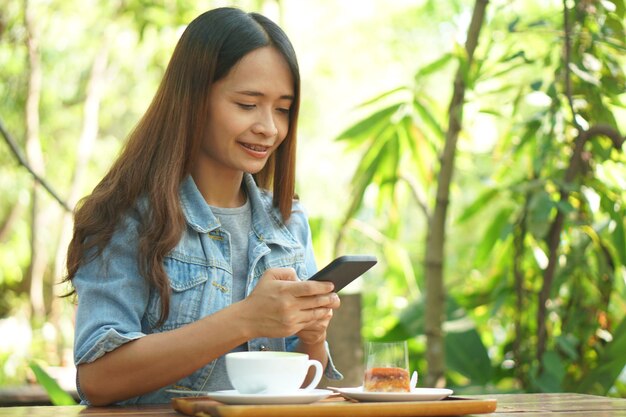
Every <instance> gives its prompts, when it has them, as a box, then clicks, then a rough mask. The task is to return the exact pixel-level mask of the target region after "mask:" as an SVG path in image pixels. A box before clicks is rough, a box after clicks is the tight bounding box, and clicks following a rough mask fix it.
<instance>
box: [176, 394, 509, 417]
mask: <svg viewBox="0 0 626 417" xmlns="http://www.w3.org/2000/svg"><path fill="white" fill-rule="evenodd" d="M496 405H497V402H496V400H491V399H486V400H479V399H467V398H460V397H448V398H446V399H445V400H441V401H410V402H408V401H407V402H362V403H357V402H352V401H346V400H344V399H343V398H328V399H325V400H322V401H318V402H315V403H312V404H282V405H225V404H222V403H220V402H217V401H214V400H211V399H210V398H208V397H184V398H174V399H172V407H173V408H174V409H175V410H176V411H178V412H179V413H182V414H186V415H188V416H195V417H209V416H210V417H414V416H462V415H465V414H486V413H493V412H494V411H495V410H496Z"/></svg>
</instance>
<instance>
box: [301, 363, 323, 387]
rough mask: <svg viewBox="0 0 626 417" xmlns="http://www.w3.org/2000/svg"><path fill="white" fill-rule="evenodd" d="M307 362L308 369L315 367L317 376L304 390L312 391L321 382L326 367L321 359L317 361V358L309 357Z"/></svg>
mask: <svg viewBox="0 0 626 417" xmlns="http://www.w3.org/2000/svg"><path fill="white" fill-rule="evenodd" d="M307 363H308V365H309V366H308V367H307V369H309V368H311V366H314V367H315V376H314V377H313V381H311V383H310V384H309V385H307V386H306V387H304V388H302V390H304V391H310V390H312V389H313V388H315V387H317V384H319V382H320V380H321V379H322V375H323V374H324V369H323V368H322V364H321V363H320V361H316V360H315V359H309V361H308V362H307Z"/></svg>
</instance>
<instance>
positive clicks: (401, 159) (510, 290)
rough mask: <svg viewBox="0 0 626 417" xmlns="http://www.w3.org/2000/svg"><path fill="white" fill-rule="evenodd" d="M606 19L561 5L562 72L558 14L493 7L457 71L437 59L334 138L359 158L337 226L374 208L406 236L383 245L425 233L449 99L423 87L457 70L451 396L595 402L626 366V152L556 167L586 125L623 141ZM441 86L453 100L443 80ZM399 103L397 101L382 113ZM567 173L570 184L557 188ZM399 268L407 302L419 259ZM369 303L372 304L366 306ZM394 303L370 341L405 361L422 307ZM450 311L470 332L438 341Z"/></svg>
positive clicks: (619, 83)
mask: <svg viewBox="0 0 626 417" xmlns="http://www.w3.org/2000/svg"><path fill="white" fill-rule="evenodd" d="M611 4H613V5H614V7H613V6H611V5H610V4H609V3H608V2H605V3H602V4H599V3H594V4H593V6H592V5H591V4H590V3H587V2H574V3H573V5H574V7H573V8H572V9H571V10H569V11H568V14H569V16H568V17H569V19H570V22H571V27H570V30H569V34H570V39H571V48H570V50H569V51H570V55H569V59H570V62H569V63H564V62H563V48H564V39H563V36H562V33H563V24H564V23H563V20H562V19H561V17H562V16H563V11H562V10H559V7H561V5H556V4H555V5H551V6H546V5H545V4H544V3H529V4H526V5H525V6H524V10H525V11H526V12H525V13H517V12H516V7H519V5H513V4H507V5H504V4H502V5H499V6H498V7H494V8H493V9H492V12H491V19H490V20H489V24H488V26H487V27H485V28H483V29H484V31H483V37H482V39H481V43H480V44H479V51H478V53H477V55H478V57H477V59H475V62H474V63H473V64H472V65H471V66H468V64H467V62H466V60H465V58H464V54H463V53H460V52H459V51H460V50H461V48H460V47H459V46H458V45H456V46H455V45H452V46H450V48H449V50H448V51H446V50H444V51H442V54H441V55H440V56H439V57H435V58H434V59H433V60H432V61H430V62H423V63H422V65H421V66H419V68H418V69H417V70H416V72H415V76H414V79H413V82H414V84H415V85H406V86H398V87H395V88H391V89H389V92H388V93H383V94H381V95H379V96H377V97H376V98H374V99H372V100H368V101H367V102H366V107H369V108H372V110H371V112H370V114H369V115H365V116H364V117H363V119H362V121H361V122H356V123H355V124H354V125H353V126H351V127H349V128H347V129H346V130H345V131H344V133H343V134H342V135H340V136H339V137H338V139H340V140H342V141H348V142H349V144H348V149H350V150H352V151H355V152H361V155H362V159H361V164H360V165H359V166H358V167H357V169H356V170H355V172H354V176H353V181H352V184H353V187H354V188H353V190H354V191H353V196H354V197H353V200H352V205H351V206H350V209H349V210H348V212H347V216H348V218H351V217H356V218H359V216H361V215H362V213H364V212H365V213H367V212H369V210H371V206H370V204H371V202H372V201H376V205H377V206H378V212H380V213H386V214H387V215H388V216H387V222H386V223H384V224H383V225H381V230H380V232H381V233H383V234H387V235H388V236H389V237H390V238H391V239H396V240H398V241H402V239H406V237H407V236H408V235H406V234H403V233H400V234H398V233H397V232H396V230H398V225H397V223H395V222H397V221H400V222H403V221H404V222H407V223H411V222H408V219H410V218H415V217H425V218H426V219H428V215H429V213H428V208H429V207H431V206H432V205H433V202H434V200H433V199H434V198H435V196H434V194H435V193H434V190H435V188H436V184H433V182H432V181H433V178H436V170H437V169H438V166H437V164H435V163H434V161H435V160H436V158H437V157H438V155H439V154H440V153H441V146H442V138H443V136H444V132H443V129H442V127H441V126H443V125H444V123H442V120H445V118H446V115H445V112H444V111H443V110H441V109H444V108H446V103H447V102H448V100H449V98H448V97H447V96H445V95H441V94H440V95H431V94H429V93H430V91H429V90H423V89H421V87H422V86H424V85H426V84H428V83H429V82H430V83H431V84H432V83H433V82H435V81H433V78H434V77H441V76H442V74H446V73H445V72H444V71H442V70H445V69H446V68H447V67H449V64H451V63H454V62H455V61H456V65H459V66H460V68H462V70H463V81H464V82H465V83H466V87H467V88H468V94H467V102H466V103H465V108H464V113H466V117H465V119H466V125H465V126H464V133H463V135H462V137H461V141H460V143H459V149H458V153H459V155H458V159H457V167H456V168H457V173H456V177H455V183H456V189H454V190H453V196H452V200H451V207H450V210H451V212H452V219H453V220H452V224H453V225H454V227H453V228H452V229H451V231H450V232H449V235H448V236H447V244H446V248H447V249H446V251H447V253H446V259H445V264H446V271H447V281H446V282H447V288H448V291H449V296H448V299H447V300H446V302H447V303H448V321H447V322H446V326H445V330H446V361H447V366H448V370H449V372H448V378H449V381H450V382H451V383H452V384H458V385H459V387H458V388H459V389H460V391H461V392H462V391H463V390H467V391H468V392H469V391H471V390H472V389H473V388H472V387H473V386H474V385H482V386H492V387H495V388H496V389H500V390H509V389H515V387H519V388H521V389H523V390H527V391H544V392H552V391H581V392H592V393H595V394H606V393H608V392H609V391H610V389H612V387H619V386H620V384H621V382H620V381H618V380H617V378H618V376H619V375H620V373H621V371H622V369H623V368H624V366H625V365H626V364H625V363H623V361H622V360H621V359H619V358H620V355H618V354H617V352H618V350H619V348H620V346H621V343H622V342H623V336H622V333H623V329H622V327H623V318H624V317H625V316H626V308H625V303H624V302H623V299H624V296H625V295H626V293H625V288H624V284H623V282H622V281H623V280H622V279H621V277H622V276H623V274H624V273H626V263H625V262H624V260H625V259H626V242H625V238H626V236H625V232H624V227H625V225H626V224H625V220H624V219H625V216H624V214H626V213H625V206H626V193H625V191H624V190H625V189H626V187H625V184H624V181H623V178H624V176H625V175H626V168H625V165H624V162H626V157H625V156H624V153H623V150H624V148H623V147H622V148H621V149H615V144H614V141H610V140H608V138H607V137H605V136H602V135H598V136H593V137H591V138H590V139H589V141H588V143H587V144H586V146H585V149H584V152H583V158H584V163H583V168H582V170H581V171H579V172H577V171H575V170H572V168H571V167H570V165H572V154H573V152H575V148H574V143H575V141H576V138H577V136H578V135H580V134H581V131H584V130H586V129H588V128H589V127H591V126H596V125H599V124H603V125H606V126H608V127H609V128H610V129H612V130H613V131H615V132H620V131H621V132H624V131H625V129H626V126H625V125H623V123H621V124H620V122H619V121H620V117H619V115H623V114H624V113H623V112H624V110H623V109H624V107H625V104H624V102H623V98H624V91H625V88H624V87H625V84H624V82H625V80H626V77H625V72H624V68H626V66H625V63H626V54H625V53H624V52H625V51H626V49H624V48H625V47H626V42H625V36H624V33H625V32H624V19H623V15H624V2H623V1H622V0H616V1H614V2H611ZM427 8H428V9H429V10H430V8H432V4H428V5H425V6H424V10H426V9H427ZM606 22H610V24H606ZM566 74H567V77H566V76H565V75H566ZM568 80H569V82H568ZM436 82H437V83H439V84H440V83H441V80H440V78H439V79H437V81H436ZM447 82H448V83H449V84H450V85H451V84H452V82H453V79H452V78H451V77H448V81H447ZM407 92H408V93H409V94H407ZM399 94H401V95H400V96H399V97H400V101H398V100H395V101H392V103H391V105H390V104H389V102H390V99H391V98H392V97H396V96H398V95H399ZM416 103H419V104H416ZM621 120H623V117H622V118H621ZM477 121H482V122H481V124H476V122H477ZM490 130H492V131H495V132H496V133H495V134H489V133H490V132H489V131H490ZM400 132H401V133H400ZM484 136H487V137H488V138H492V139H490V140H489V139H483V137H484ZM621 136H623V133H622V134H621ZM400 137H402V138H403V139H402V140H399V139H398V138H400ZM392 143H393V146H392ZM374 155H375V156H374ZM392 163H396V164H397V165H396V166H395V169H393V168H391V166H392ZM568 171H571V172H573V173H574V175H573V176H569V177H568V176H566V173H567V172H568ZM567 175H571V174H567ZM406 177H410V178H413V179H414V181H413V183H412V187H411V188H412V191H413V194H414V195H415V196H416V198H415V199H411V198H404V197H403V196H404V195H405V194H406V190H405V188H404V187H403V185H404V182H403V178H406ZM618 178H621V180H620V179H618ZM364 195H365V196H368V197H369V199H367V198H365V196H364ZM472 195H473V196H474V197H472ZM420 199H421V200H420ZM381 207H384V209H382V208H381ZM395 213H398V214H395ZM557 216H558V217H561V216H562V218H563V224H564V226H563V228H562V230H561V231H560V236H559V239H558V243H559V244H558V247H556V251H557V253H556V255H555V257H554V258H553V259H555V260H557V261H558V262H557V263H556V270H555V275H554V281H553V283H552V286H551V291H550V294H549V299H548V304H547V307H548V308H547V311H546V314H547V316H546V317H543V319H542V320H545V323H546V324H547V332H548V335H549V337H548V340H547V346H545V348H546V349H545V351H544V352H543V353H541V356H540V357H538V356H537V355H538V354H539V353H538V351H537V347H538V340H539V337H538V334H537V332H538V331H539V328H540V326H538V319H539V316H538V314H539V311H540V308H539V306H538V304H537V300H538V295H539V292H540V290H541V287H542V285H543V283H544V279H545V276H546V274H547V272H546V267H547V265H548V264H549V262H553V261H551V260H550V256H551V252H552V251H554V250H555V248H554V247H552V246H551V245H552V244H551V243H550V241H549V236H550V233H551V230H553V229H554V228H555V227H557V226H555V225H558V223H555V222H556V219H557ZM398 219H400V220H398ZM413 224H414V223H411V226H408V225H406V224H405V225H404V226H403V227H401V229H403V230H407V229H409V230H412V231H413V233H411V234H410V235H411V238H410V240H409V242H410V243H407V245H411V246H410V247H412V248H420V247H421V242H423V241H424V228H412V226H413ZM391 231H394V232H391ZM408 255H409V257H410V258H411V259H413V262H414V265H415V266H414V269H413V270H414V271H415V274H414V276H415V281H416V284H417V287H418V288H417V291H415V290H411V292H410V294H414V293H417V294H421V293H422V287H423V274H422V272H421V271H420V268H419V267H418V264H419V263H420V262H421V259H422V258H421V249H416V250H414V251H413V252H410V253H409V254H408ZM383 275H385V276H387V274H386V273H383ZM391 276H392V275H389V276H387V278H388V279H387V280H386V281H385V285H390V284H389V277H391ZM402 279H403V278H402V277H401V278H398V280H399V281H401V280H402ZM383 296H385V294H381V293H379V294H378V297H377V298H376V299H375V302H376V303H377V305H378V306H380V305H381V304H382V303H383V301H382V300H381V297H383ZM407 298H408V306H407V307H405V309H404V310H403V312H402V314H401V315H400V318H399V319H398V320H390V319H389V318H388V317H387V316H385V315H384V314H383V315H382V317H381V318H380V319H372V320H378V321H379V323H380V324H379V326H372V327H374V328H377V329H378V330H377V331H376V333H375V334H376V335H377V336H378V337H379V338H382V339H386V338H389V339H398V338H412V339H414V340H415V343H413V344H411V346H412V347H413V354H414V355H416V356H418V357H421V355H422V354H423V351H424V345H423V343H424V340H425V338H424V324H423V314H424V306H423V301H422V297H421V296H418V297H417V298H415V299H413V300H411V297H409V296H407ZM370 302H374V298H372V299H369V298H366V311H367V303H370ZM391 303H393V302H391ZM457 303H458V304H459V305H461V306H463V312H464V313H463V316H462V317H463V321H464V323H468V324H467V326H466V327H467V328H466V329H465V330H463V331H455V330H452V329H453V328H451V327H450V321H451V314H452V313H453V311H454V309H453V310H451V309H450V304H453V305H456V304H457ZM379 311H380V310H379ZM387 311H393V309H392V308H390V309H389V310H387ZM617 323H622V324H620V325H619V326H617ZM381 328H382V329H386V330H381ZM461 346H462V347H463V348H461ZM622 348H623V347H622ZM487 352H488V353H487ZM622 356H623V355H622ZM419 366H421V369H424V367H427V364H425V363H423V362H419ZM616 389H619V388H616Z"/></svg>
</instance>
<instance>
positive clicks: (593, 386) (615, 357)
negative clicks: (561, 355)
mask: <svg viewBox="0 0 626 417" xmlns="http://www.w3.org/2000/svg"><path fill="white" fill-rule="evenodd" d="M624 352H626V318H623V319H622V321H621V322H620V324H619V326H618V327H617V328H616V329H615V331H614V332H613V340H611V341H610V342H609V343H607V344H606V346H605V347H604V349H603V350H602V351H601V352H600V355H599V357H598V365H597V366H596V367H595V368H593V369H591V370H590V371H589V373H588V374H587V375H585V376H584V377H583V379H582V380H581V383H580V385H579V386H578V392H584V393H588V394H599V395H606V394H607V393H608V392H609V390H610V389H611V387H612V386H613V384H615V381H616V380H617V378H618V377H619V375H620V374H621V373H622V370H623V369H624V366H626V355H624Z"/></svg>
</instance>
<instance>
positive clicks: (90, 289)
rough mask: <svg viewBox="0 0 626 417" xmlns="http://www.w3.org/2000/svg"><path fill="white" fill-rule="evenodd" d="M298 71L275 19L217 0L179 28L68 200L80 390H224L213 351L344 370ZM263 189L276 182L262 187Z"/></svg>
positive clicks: (136, 399)
mask: <svg viewBox="0 0 626 417" xmlns="http://www.w3.org/2000/svg"><path fill="white" fill-rule="evenodd" d="M299 102H300V78H299V70H298V65H297V61H296V56H295V52H294V50H293V47H292V45H291V43H290V42H289V40H288V39H287V37H286V35H285V34H284V32H283V31H282V30H281V29H280V28H279V27H278V26H277V25H276V24H274V23H273V22H271V21H270V20H269V19H267V18H265V17H263V16H261V15H259V14H255V13H244V12H242V11H240V10H238V9H233V8H220V9H215V10H212V11H209V12H206V13H204V14H202V15H201V16H199V17H198V18H196V19H195V20H194V21H193V22H192V23H191V24H190V25H189V27H188V28H187V29H186V31H185V32H184V33H183V35H182V37H181V39H180V41H179V42H178V45H177V46H176V48H175V50H174V53H173V55H172V58H171V61H170V63H169V66H168V68H167V70H166V72H165V75H164V78H163V80H162V82H161V85H160V87H159V89H158V91H157V93H156V96H155V97H154V99H153V101H152V103H151V105H150V107H149V108H148V110H147V111H146V114H145V115H144V116H143V118H142V119H141V121H140V122H139V124H138V126H137V127H136V128H135V130H134V131H133V132H132V133H131V135H130V137H129V140H128V142H127V144H126V146H125V148H124V150H123V152H122V153H121V155H120V156H119V157H118V159H117V160H116V161H115V163H114V164H113V166H112V168H111V169H110V171H109V172H108V173H107V175H106V176H105V177H104V179H103V180H102V181H101V182H100V183H99V184H98V185H97V186H96V188H95V189H94V191H93V192H92V194H91V195H90V196H88V197H86V198H85V199H84V200H83V201H82V202H81V204H80V206H79V208H78V209H77V211H76V213H75V228H74V235H73V239H72V242H71V243H70V246H69V249H68V260H67V268H68V277H67V280H68V281H71V283H72V284H73V287H74V289H75V291H76V293H77V296H78V309H77V317H76V337H75V348H74V355H75V362H76V365H77V369H78V377H77V386H78V391H79V393H80V395H81V398H82V399H83V401H84V402H85V403H88V404H93V405H104V404H110V403H125V404H137V403H158V402H168V401H169V399H170V398H171V396H172V394H170V393H168V392H167V389H168V388H177V389H189V390H203V391H212V390H218V389H228V388H230V383H229V381H228V377H227V375H226V372H225V368H224V361H223V355H224V354H225V353H228V352H230V351H233V350H294V351H300V352H303V353H307V354H308V355H309V356H310V357H311V358H313V359H317V360H319V361H320V362H322V364H323V365H324V366H325V369H326V372H325V373H326V376H328V377H330V378H340V377H341V375H340V374H339V373H338V372H337V371H336V370H335V368H334V366H333V365H332V361H330V358H329V355H328V350H327V344H326V329H327V327H328V324H329V322H330V319H331V317H332V311H333V309H336V308H338V307H339V304H340V303H339V299H338V297H337V295H336V294H335V293H333V292H332V290H333V287H332V284H330V283H328V282H312V281H304V280H306V278H308V277H310V276H311V275H312V274H313V273H314V272H315V271H316V266H315V260H314V258H313V251H312V246H311V235H310V229H309V226H308V222H307V218H306V216H305V214H304V213H303V211H302V208H301V207H300V204H299V203H298V201H295V200H294V186H295V150H296V123H297V117H298V107H299ZM269 188H272V191H273V193H270V192H269V191H267V190H268V189H269Z"/></svg>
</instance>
